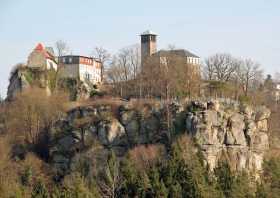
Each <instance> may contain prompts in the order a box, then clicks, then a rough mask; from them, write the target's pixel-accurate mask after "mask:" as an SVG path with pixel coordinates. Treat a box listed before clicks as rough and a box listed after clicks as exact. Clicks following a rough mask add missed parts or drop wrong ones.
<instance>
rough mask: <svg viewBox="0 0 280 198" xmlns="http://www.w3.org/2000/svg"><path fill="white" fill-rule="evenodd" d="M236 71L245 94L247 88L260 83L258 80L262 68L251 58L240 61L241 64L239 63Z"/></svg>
mask: <svg viewBox="0 0 280 198" xmlns="http://www.w3.org/2000/svg"><path fill="white" fill-rule="evenodd" d="M236 73H237V77H238V79H239V83H240V84H241V85H242V87H243V92H244V95H245V96H247V95H248V90H249V88H253V87H254V86H255V87H256V86H257V85H260V80H261V79H262V70H261V69H260V65H259V64H258V63H255V62H254V61H252V60H251V59H246V60H244V61H242V64H240V65H239V67H238V68H237V70H236Z"/></svg>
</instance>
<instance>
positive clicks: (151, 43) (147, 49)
mask: <svg viewBox="0 0 280 198" xmlns="http://www.w3.org/2000/svg"><path fill="white" fill-rule="evenodd" d="M140 36H141V63H142V65H143V63H144V62H145V59H146V58H147V57H149V56H151V55H152V54H154V53H156V51H157V35H156V34H155V33H154V32H152V31H150V30H147V31H145V32H143V33H142V34H141V35H140Z"/></svg>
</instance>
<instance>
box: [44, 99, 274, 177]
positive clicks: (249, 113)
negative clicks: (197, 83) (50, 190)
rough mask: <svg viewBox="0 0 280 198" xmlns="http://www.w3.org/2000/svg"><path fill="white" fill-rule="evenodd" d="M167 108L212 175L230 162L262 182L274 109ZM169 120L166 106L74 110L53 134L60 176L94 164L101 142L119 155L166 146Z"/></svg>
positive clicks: (233, 105)
mask: <svg viewBox="0 0 280 198" xmlns="http://www.w3.org/2000/svg"><path fill="white" fill-rule="evenodd" d="M168 109H169V113H170V115H171V121H172V122H173V123H175V122H182V123H181V124H180V123H179V125H182V126H183V128H184V127H185V129H186V131H187V133H188V134H189V135H190V136H191V137H193V138H194V139H195V141H196V143H197V145H198V148H200V149H201V152H202V156H203V159H204V162H205V164H206V165H208V167H209V169H210V170H214V168H215V167H216V166H217V165H218V162H219V161H220V160H223V159H226V160H227V161H228V162H229V164H230V166H231V167H232V168H233V170H240V171H241V170H247V171H250V172H253V173H255V174H256V175H255V176H256V177H257V174H258V172H259V171H261V169H262V160H263V156H264V153H265V152H266V150H267V149H268V146H269V145H268V133H267V131H268V126H267V119H268V118H269V116H270V110H269V109H267V108H266V107H258V108H256V109H253V108H252V107H250V106H238V103H237V102H234V101H230V100H225V101H223V102H220V101H218V100H214V101H208V102H201V101H194V102H189V103H188V105H187V106H183V105H182V104H178V103H176V102H174V103H171V104H170V105H169V106H168ZM166 115H167V111H166V104H163V103H162V104H161V103H157V105H155V106H153V105H151V104H147V105H143V108H139V107H137V108H134V107H133V105H131V103H128V104H124V105H122V106H120V107H119V108H118V111H117V113H113V112H112V108H111V107H110V106H108V105H101V106H95V107H92V106H88V107H77V108H74V109H73V110H71V111H69V112H68V113H67V115H66V116H65V118H64V119H61V120H59V121H57V122H56V123H55V125H54V127H53V128H52V129H51V133H50V134H51V135H50V136H51V137H50V141H51V145H50V148H49V153H50V158H51V161H52V162H53V165H54V167H55V169H56V170H57V171H58V172H59V173H60V174H65V173H66V172H67V171H69V169H70V170H72V169H73V170H74V169H76V168H77V167H79V163H81V162H82V161H90V159H91V157H90V156H89V153H90V155H91V156H93V154H94V150H93V147H94V144H95V143H96V142H98V143H100V145H102V148H103V149H104V151H105V150H106V149H107V148H110V149H112V150H114V151H115V153H116V154H117V155H118V156H122V155H124V154H125V152H127V150H128V149H129V148H131V147H133V146H135V145H138V144H152V143H163V142H165V141H166V138H167V134H168V133H167V124H166V123H167V120H166ZM181 115H183V116H181ZM177 117H180V118H183V119H177ZM176 124H178V123H176ZM90 166H94V163H91V165H90Z"/></svg>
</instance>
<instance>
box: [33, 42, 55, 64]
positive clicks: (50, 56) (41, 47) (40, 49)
mask: <svg viewBox="0 0 280 198" xmlns="http://www.w3.org/2000/svg"><path fill="white" fill-rule="evenodd" d="M34 51H37V52H40V53H43V55H44V57H45V58H48V59H52V60H54V55H53V54H52V53H51V52H50V51H49V50H47V49H46V48H45V47H44V45H43V44H42V43H38V44H37V45H36V47H35V49H34Z"/></svg>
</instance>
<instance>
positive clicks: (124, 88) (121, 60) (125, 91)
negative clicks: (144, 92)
mask: <svg viewBox="0 0 280 198" xmlns="http://www.w3.org/2000/svg"><path fill="white" fill-rule="evenodd" d="M139 71H140V50H139V46H138V45H133V46H129V47H126V48H123V49H121V50H119V52H118V53H117V54H116V55H115V56H113V58H112V61H111V64H110V67H109V69H108V70H107V80H108V82H110V83H111V84H112V86H113V91H114V92H115V93H116V94H118V95H120V96H121V97H123V96H130V95H137V93H138V90H139V92H140V88H139V87H140V82H141V81H140V80H141V79H140V78H139V76H138V74H139ZM139 95H141V94H139Z"/></svg>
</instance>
